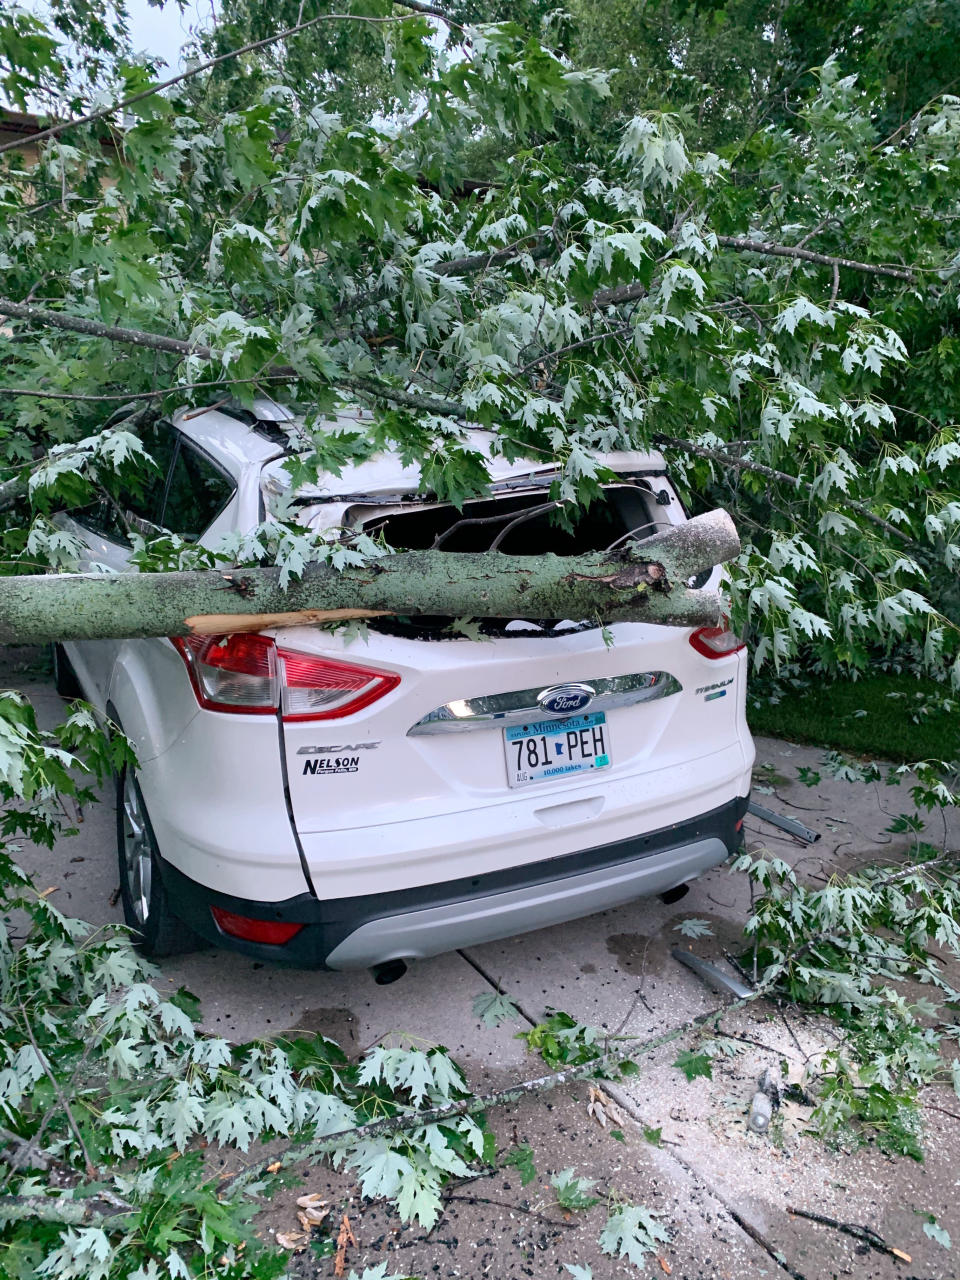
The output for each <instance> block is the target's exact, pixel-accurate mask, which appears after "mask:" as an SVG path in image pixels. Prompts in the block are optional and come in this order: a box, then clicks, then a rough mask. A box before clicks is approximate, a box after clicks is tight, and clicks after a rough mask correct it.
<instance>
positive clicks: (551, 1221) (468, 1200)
mask: <svg viewBox="0 0 960 1280" xmlns="http://www.w3.org/2000/svg"><path fill="white" fill-rule="evenodd" d="M443 1200H444V1203H445V1204H449V1202H450V1201H451V1200H462V1201H463V1202H464V1203H465V1204H493V1205H496V1206H497V1207H498V1208H500V1209H511V1210H516V1212H517V1213H525V1214H527V1215H528V1217H531V1218H536V1219H537V1221H538V1222H545V1223H547V1225H548V1226H551V1227H575V1226H576V1225H577V1224H576V1223H575V1222H563V1221H561V1220H559V1219H557V1218H548V1217H547V1215H546V1214H544V1213H538V1212H537V1210H536V1209H525V1208H524V1207H523V1205H522V1204H511V1202H510V1201H509V1200H495V1199H493V1198H492V1197H490V1196H458V1195H452V1196H444V1197H443Z"/></svg>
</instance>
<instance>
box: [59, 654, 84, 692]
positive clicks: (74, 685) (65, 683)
mask: <svg viewBox="0 0 960 1280" xmlns="http://www.w3.org/2000/svg"><path fill="white" fill-rule="evenodd" d="M53 683H54V687H55V688H56V690H57V693H59V695H60V697H61V698H69V699H71V700H73V699H74V698H82V697H83V690H82V689H81V688H80V681H79V680H78V679H77V673H76V672H75V671H74V669H73V664H72V663H71V661H70V659H69V658H68V657H67V655H66V652H65V650H64V647H63V645H62V644H55V645H53Z"/></svg>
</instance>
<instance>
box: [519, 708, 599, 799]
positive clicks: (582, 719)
mask: <svg viewBox="0 0 960 1280" xmlns="http://www.w3.org/2000/svg"><path fill="white" fill-rule="evenodd" d="M609 732H610V730H609V726H608V725H607V717H606V715H605V714H604V713H603V712H602V711H599V712H593V713H592V714H588V715H583V716H569V717H568V718H567V719H565V720H533V721H531V722H530V723H529V724H517V725H513V727H512V728H510V729H504V731H503V747H504V752H505V754H506V760H507V781H508V782H509V783H510V786H511V787H526V786H528V785H529V784H530V783H531V782H548V781H549V780H550V779H551V778H562V777H566V776H569V775H570V774H574V773H587V772H589V771H590V770H591V769H606V768H609V766H610V747H609V736H608V735H609Z"/></svg>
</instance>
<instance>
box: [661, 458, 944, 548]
mask: <svg viewBox="0 0 960 1280" xmlns="http://www.w3.org/2000/svg"><path fill="white" fill-rule="evenodd" d="M653 441H654V444H658V445H661V446H663V447H664V448H667V449H679V450H680V451H681V452H683V453H690V454H693V455H694V457H697V458H706V459H708V460H709V461H710V462H718V463H720V465H721V466H724V467H730V468H732V469H733V470H735V471H752V472H753V473H754V474H755V475H758V476H766V478H767V479H768V480H777V481H779V482H780V483H781V484H788V485H790V486H791V487H792V488H794V489H806V490H807V491H808V492H809V493H810V494H811V495H813V496H814V497H816V493H815V490H814V487H813V484H812V483H811V481H809V480H805V479H804V478H803V476H792V475H790V473H789V472H787V471H777V470H776V469H775V468H774V467H768V466H767V465H766V464H765V463H763V462H754V461H752V459H750V458H732V457H731V456H730V454H729V453H724V452H723V451H722V450H720V449H708V448H707V447H706V446H705V445H702V444H694V443H693V441H691V440H681V439H679V438H678V437H677V436H665V435H660V434H659V433H658V434H657V435H655V436H654V437H653ZM836 501H837V503H838V504H839V505H840V506H842V507H847V508H849V509H850V510H851V511H856V512H858V514H860V515H861V516H863V518H864V519H865V520H869V521H870V523H871V524H874V525H876V526H877V528H878V529H882V530H883V531H884V533H888V534H890V535H891V537H894V538H899V539H900V540H901V541H902V542H906V543H909V544H910V546H912V547H916V548H918V549H921V550H922V544H921V543H919V542H917V541H916V540H915V539H914V538H911V536H910V535H909V534H908V533H904V531H903V530H902V529H898V528H897V526H896V525H895V524H891V523H890V521H889V520H884V518H883V516H878V515H877V514H876V512H875V511H871V510H870V508H869V507H868V506H867V505H866V503H864V502H859V501H858V500H857V499H856V498H848V497H847V496H846V495H845V494H844V495H843V496H842V497H840V498H837V499H836Z"/></svg>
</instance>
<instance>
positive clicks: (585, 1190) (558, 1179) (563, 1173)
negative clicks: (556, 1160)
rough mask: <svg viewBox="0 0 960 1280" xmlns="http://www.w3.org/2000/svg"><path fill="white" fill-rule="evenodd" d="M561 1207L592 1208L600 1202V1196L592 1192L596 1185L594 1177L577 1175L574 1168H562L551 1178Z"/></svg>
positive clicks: (571, 1208)
mask: <svg viewBox="0 0 960 1280" xmlns="http://www.w3.org/2000/svg"><path fill="white" fill-rule="evenodd" d="M550 1183H551V1186H552V1187H553V1189H554V1190H555V1191H556V1194H557V1204H558V1205H559V1206H560V1208H561V1209H570V1210H576V1209H590V1208H592V1207H593V1205H595V1204H598V1203H599V1197H598V1196H594V1195H591V1194H590V1192H591V1190H592V1188H593V1187H595V1186H596V1182H595V1180H594V1179H593V1178H581V1177H577V1175H576V1174H575V1173H574V1171H573V1169H561V1170H560V1172H559V1173H555V1174H553V1175H552V1176H551V1178H550Z"/></svg>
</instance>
